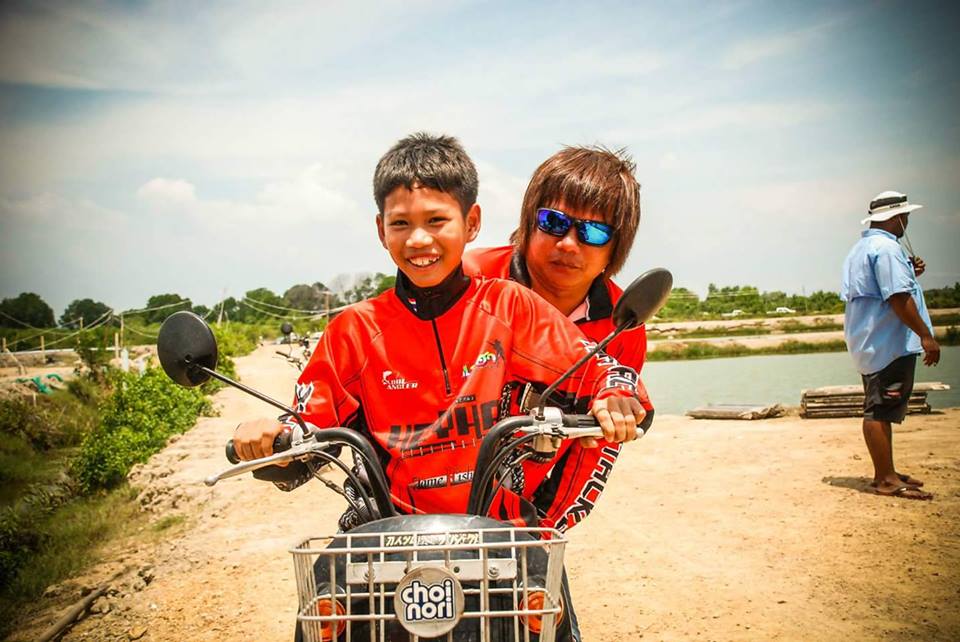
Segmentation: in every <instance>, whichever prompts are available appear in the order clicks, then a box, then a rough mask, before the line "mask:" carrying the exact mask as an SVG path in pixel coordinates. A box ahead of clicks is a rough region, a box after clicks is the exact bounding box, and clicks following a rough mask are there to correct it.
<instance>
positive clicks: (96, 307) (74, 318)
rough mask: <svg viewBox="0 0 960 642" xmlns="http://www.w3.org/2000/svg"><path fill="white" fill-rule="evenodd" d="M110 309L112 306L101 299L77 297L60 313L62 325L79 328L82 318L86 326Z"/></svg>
mask: <svg viewBox="0 0 960 642" xmlns="http://www.w3.org/2000/svg"><path fill="white" fill-rule="evenodd" d="M109 310H110V306H108V305H107V304H106V303H102V302H100V301H94V300H93V299H75V300H73V301H71V302H70V305H68V306H67V307H66V309H65V310H64V311H63V314H61V315H60V325H62V326H64V327H68V328H78V327H80V320H81V319H82V320H83V325H84V327H86V326H89V325H90V324H91V323H93V322H94V321H96V320H97V319H99V318H100V317H102V316H103V315H105V314H106V313H107V312H108V311H109Z"/></svg>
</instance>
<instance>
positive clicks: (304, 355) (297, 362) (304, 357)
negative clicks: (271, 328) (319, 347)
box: [274, 321, 313, 370]
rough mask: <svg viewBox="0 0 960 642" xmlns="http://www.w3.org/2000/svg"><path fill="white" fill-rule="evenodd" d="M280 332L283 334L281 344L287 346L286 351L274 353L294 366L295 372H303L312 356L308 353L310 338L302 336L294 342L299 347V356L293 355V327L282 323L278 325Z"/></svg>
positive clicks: (288, 323)
mask: <svg viewBox="0 0 960 642" xmlns="http://www.w3.org/2000/svg"><path fill="white" fill-rule="evenodd" d="M280 332H281V333H282V334H283V343H285V344H286V345H287V351H286V352H283V351H282V350H275V351H274V352H276V353H277V354H278V355H280V356H281V357H283V358H284V359H286V360H287V363H289V364H290V365H292V366H294V367H295V368H296V369H297V370H303V367H304V366H305V365H307V362H308V361H310V355H311V354H313V353H312V352H311V351H310V337H308V336H302V337H300V338H299V339H298V340H297V341H296V343H297V344H298V345H299V346H300V354H294V353H293V344H294V340H293V338H292V337H291V335H292V334H293V325H291V324H290V322H288V321H284V322H283V323H282V324H281V325H280Z"/></svg>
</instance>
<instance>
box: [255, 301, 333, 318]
mask: <svg viewBox="0 0 960 642" xmlns="http://www.w3.org/2000/svg"><path fill="white" fill-rule="evenodd" d="M251 300H252V299H251ZM251 300H248V299H246V298H244V299H240V300H239V301H237V303H240V304H241V305H245V306H247V307H248V308H250V309H251V310H253V311H254V312H257V313H259V314H265V315H267V316H268V317H274V318H276V319H312V318H313V317H315V316H317V315H315V314H307V315H295V314H277V313H275V312H270V311H269V310H263V309H261V308H258V307H257V306H255V305H253V304H252V303H250V301H251Z"/></svg>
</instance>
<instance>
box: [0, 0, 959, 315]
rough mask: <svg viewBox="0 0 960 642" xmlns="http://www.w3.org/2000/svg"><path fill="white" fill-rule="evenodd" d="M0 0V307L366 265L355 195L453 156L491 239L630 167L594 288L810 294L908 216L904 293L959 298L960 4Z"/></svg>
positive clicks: (301, 277)
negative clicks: (554, 190)
mask: <svg viewBox="0 0 960 642" xmlns="http://www.w3.org/2000/svg"><path fill="white" fill-rule="evenodd" d="M184 6H185V5H182V4H178V3H163V4H160V3H130V2H115V3H111V2H53V3H50V2H29V3H26V2H20V3H18V2H7V3H4V4H3V5H2V8H0V268H2V269H0V271H2V276H0V297H8V296H15V295H17V294H18V293H20V292H23V291H33V292H37V293H38V294H40V295H41V296H42V297H44V298H45V299H46V300H47V301H48V302H49V303H50V304H51V305H52V306H53V307H54V309H55V310H56V311H57V313H59V312H60V311H61V310H62V308H63V307H64V306H65V305H66V304H67V303H68V302H69V301H71V300H73V299H75V298H83V297H91V298H95V299H98V300H102V301H104V302H106V303H107V304H109V305H111V306H115V307H117V308H129V307H139V306H142V305H143V304H144V303H145V302H146V300H147V298H148V297H149V296H150V295H152V294H158V293H161V292H177V293H180V294H182V295H184V296H189V297H191V298H192V299H193V300H194V301H196V302H199V303H206V304H211V303H213V302H215V301H217V300H218V299H219V298H220V296H221V293H222V292H223V290H224V289H226V291H227V293H228V294H232V295H240V294H242V293H243V292H244V291H246V290H250V289H253V288H255V287H269V288H271V289H273V290H274V291H278V292H282V291H283V290H285V289H286V288H287V287H289V286H291V285H293V284H295V283H303V282H308V283H312V282H314V281H318V280H319V281H325V282H329V281H330V280H331V279H333V277H335V276H336V275H338V274H342V273H351V272H360V271H385V272H392V271H393V267H392V264H391V263H390V261H389V257H388V255H387V254H386V252H385V251H384V250H383V249H382V248H381V247H380V245H379V243H378V242H377V240H376V237H375V232H374V229H375V228H374V224H373V216H374V214H375V206H374V203H373V198H372V194H371V177H372V173H373V168H374V166H375V164H376V161H377V159H378V158H379V156H380V155H381V154H382V153H383V152H384V151H386V149H387V148H388V147H389V146H390V145H391V144H392V143H393V142H395V141H396V140H397V139H399V138H401V137H402V136H404V135H406V134H408V133H410V132H413V131H417V130H428V131H433V132H443V133H449V134H453V135H455V136H457V137H459V138H460V139H461V141H462V142H463V143H464V146H465V147H466V148H467V150H468V151H469V152H470V154H471V155H472V157H473V158H474V160H475V162H476V163H477V166H478V169H479V172H480V184H481V187H480V203H481V206H482V207H483V215H484V220H483V231H482V232H481V236H480V239H479V240H478V241H477V243H476V245H478V246H480V245H498V244H502V243H504V242H505V241H506V239H507V237H508V235H509V232H510V231H511V230H512V229H513V225H514V223H515V221H516V218H517V215H518V211H519V204H520V201H521V198H522V195H523V190H524V188H525V186H526V182H527V180H528V178H529V176H530V174H531V172H532V171H533V170H534V168H535V167H536V166H537V165H538V164H539V163H540V162H541V161H542V160H544V159H545V158H546V157H548V156H549V155H551V154H552V153H554V152H555V151H556V150H557V149H559V148H560V147H561V146H562V145H565V144H594V143H600V144H604V145H607V146H609V147H626V148H628V150H629V151H630V152H631V153H632V155H633V157H634V159H635V161H636V163H637V176H638V178H639V180H640V182H641V184H642V186H643V192H642V204H643V218H642V222H641V227H640V232H639V235H638V240H637V243H636V244H635V246H634V250H633V252H632V254H631V257H630V260H629V261H628V263H627V266H626V268H625V270H624V271H623V273H622V274H621V277H620V279H619V280H620V281H623V282H626V281H629V279H630V277H632V276H633V275H635V274H639V273H640V272H642V271H643V270H645V269H647V268H649V267H652V266H657V265H659V266H664V267H668V268H670V269H671V270H672V271H673V272H674V275H675V282H676V283H677V284H678V285H683V286H687V287H689V288H691V289H693V290H695V291H697V292H699V293H701V294H703V293H705V291H706V288H707V284H708V283H711V282H712V283H716V284H718V285H734V284H753V285H756V286H758V287H760V288H761V289H763V290H784V291H786V292H789V293H793V292H797V293H799V292H803V291H806V292H810V291H813V290H816V289H828V290H836V289H837V288H838V271H839V266H840V263H841V262H842V260H843V257H844V255H845V254H846V252H847V250H848V248H849V246H850V245H851V244H852V243H853V242H854V241H855V239H856V238H857V235H858V234H859V231H860V229H861V226H860V225H859V220H860V219H861V218H862V217H863V215H864V210H865V209H866V205H867V202H868V201H869V200H870V198H871V197H872V196H873V195H875V194H876V193H878V192H880V191H883V190H887V189H896V190H899V191H904V192H906V193H908V194H909V195H910V198H911V201H914V202H919V203H922V204H923V205H925V208H924V209H923V210H921V211H919V212H918V213H917V214H915V215H914V216H913V217H912V218H911V227H910V230H909V233H910V239H911V241H912V243H913V246H914V248H915V249H916V251H917V252H918V253H919V254H920V255H921V256H923V257H924V259H925V260H926V261H927V264H928V273H927V275H925V276H924V277H923V279H922V280H923V282H924V286H925V287H939V286H943V285H950V284H953V283H954V282H955V281H958V280H960V252H958V251H957V246H958V239H960V234H958V232H960V180H958V179H960V121H958V119H957V117H956V114H957V113H960V68H958V64H957V62H956V60H957V56H956V55H955V52H956V47H955V45H954V44H953V43H954V42H955V34H954V33H953V32H952V28H953V26H955V25H956V24H957V17H958V14H960V11H958V10H957V9H955V8H954V7H953V6H952V5H951V4H948V3H933V2H922V3H910V4H908V3H898V2H877V3H832V2H831V3H764V2H729V3H705V2H704V3H658V4H638V3H626V2H624V3H590V4H584V3H536V4H534V3H529V4H521V3H510V2H502V3H499V2H429V1H422V2H405V3H402V4H401V3H349V5H348V4H347V3H313V2H304V3H282V2H278V3H258V2H231V3H199V8H195V9H194V10H193V11H192V12H187V11H185V10H184V9H183V7H184Z"/></svg>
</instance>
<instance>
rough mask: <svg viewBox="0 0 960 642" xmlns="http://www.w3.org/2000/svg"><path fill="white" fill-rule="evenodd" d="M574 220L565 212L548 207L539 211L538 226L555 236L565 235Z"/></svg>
mask: <svg viewBox="0 0 960 642" xmlns="http://www.w3.org/2000/svg"><path fill="white" fill-rule="evenodd" d="M572 222H573V221H571V220H570V218H569V217H568V216H567V215H566V214H564V213H563V212H558V211H556V210H548V209H541V210H538V211H537V227H539V228H540V229H541V230H543V231H544V232H546V233H547V234H552V235H553V236H563V235H564V234H566V233H567V230H569V229H570V224H571V223H572Z"/></svg>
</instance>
